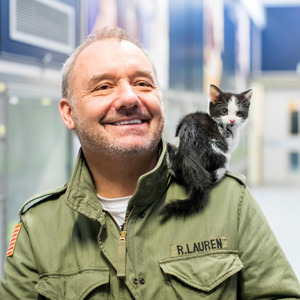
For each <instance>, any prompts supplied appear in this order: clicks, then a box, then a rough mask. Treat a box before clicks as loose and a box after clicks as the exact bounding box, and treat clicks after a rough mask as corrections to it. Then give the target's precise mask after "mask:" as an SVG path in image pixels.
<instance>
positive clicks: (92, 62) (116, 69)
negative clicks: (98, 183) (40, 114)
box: [71, 39, 164, 154]
mask: <svg viewBox="0 0 300 300" xmlns="http://www.w3.org/2000/svg"><path fill="white" fill-rule="evenodd" d="M71 87H72V90H73V98H74V104H73V107H72V119H73V122H74V129H75V131H76V133H77V135H78V137H79V140H80V142H81V144H82V147H83V148H88V149H89V150H91V151H93V152H103V151H109V152H114V153H117V154H122V153H135V152H140V153H142V152H143V151H144V152H148V151H151V150H154V149H155V148H156V147H157V144H158V142H159V140H160V138H161V133H162V129H163V124H164V118H163V113H162V105H161V100H160V97H159V91H158V88H157V83H156V78H155V74H154V71H153V68H152V65H151V63H150V62H149V60H148V59H147V57H146V56H145V54H144V53H143V52H142V51H141V50H140V49H139V48H138V47H137V46H135V45H134V44H132V43H130V42H128V41H121V42H119V41H118V40H115V39H106V40H103V41H98V42H95V43H93V44H91V45H90V46H88V47H87V48H86V49H84V50H83V52H82V53H81V54H80V55H79V57H78V58H77V60H76V62H75V65H74V69H73V77H72V79H71Z"/></svg>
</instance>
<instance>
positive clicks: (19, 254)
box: [0, 144, 300, 300]
mask: <svg viewBox="0 0 300 300" xmlns="http://www.w3.org/2000/svg"><path fill="white" fill-rule="evenodd" d="M165 152H166V145H165V144H164V145H163V151H162V153H161V155H160V159H159V161H158V164H157V166H156V167H155V169H153V170H152V171H151V172H149V173H148V174H145V175H143V176H142V177H141V178H140V179H139V182H138V187H137V190H136V192H135V194H134V195H133V197H132V198H131V200H130V201H129V204H128V210H127V215H126V220H125V225H124V229H123V230H121V229H120V228H119V226H118V225H117V224H116V222H115V221H114V219H113V218H112V217H111V216H110V215H109V213H107V212H105V211H103V209H102V208H101V205H100V203H99V200H98V199H97V196H96V192H95V189H94V184H93V180H92V177H91V174H90V172H89V170H88V167H87V164H86V162H85V159H84V157H83V154H82V153H81V152H80V154H79V157H78V160H77V163H76V166H75V168H74V171H73V174H72V176H71V179H70V181H69V182H68V183H67V184H66V185H65V186H63V187H61V188H58V189H55V190H52V191H50V192H47V193H44V194H41V195H38V196H36V197H34V198H32V199H30V200H29V201H28V202H26V203H25V205H24V206H23V207H22V209H21V211H20V224H21V225H20V226H19V227H17V228H16V235H17V237H16V239H15V241H14V242H13V243H12V247H11V248H12V249H10V250H9V251H10V252H8V256H7V258H6V262H5V270H4V277H3V279H2V281H1V284H0V299H5V300H9V299H22V300H26V299H30V300H32V299H52V300H58V299H70V300H71V299H72V300H75V299H101V300H104V299H115V300H121V299H139V300H154V299H155V300H160V299H163V300H174V299H184V300H193V299H222V300H224V299H230V300H232V299H277V298H280V299H281V298H282V299H283V298H285V299H300V286H299V283H298V281H297V279H296V277H295V274H294V273H293V271H292V269H291V267H290V265H289V263H288V262H287V260H286V258H285V256H284V254H283V252H282V250H281V249H280V247H279V245H278V243H277V241H276V239H275V237H274V235H273V233H272V231H271V229H270V227H269V225H268V224H267V222H266V220H265V217H264V216H263V214H262V212H261V210H260V209H259V207H258V205H257V204H256V202H255V201H254V199H253V198H252V196H251V194H250V192H249V190H248V189H247V187H246V184H245V180H244V178H242V177H241V176H237V175H234V174H231V173H228V174H226V176H225V178H224V179H223V180H222V181H221V182H220V183H219V184H218V185H217V186H216V187H215V188H214V189H213V190H212V192H211V195H210V199H209V202H208V205H207V206H206V207H205V209H204V210H203V211H202V212H200V213H197V214H195V215H192V216H189V217H185V218H179V217H177V218H170V219H163V217H162V216H160V215H159V210H160V208H161V207H162V206H163V205H164V204H165V203H166V202H168V201H171V200H172V199H178V198H180V199H184V198H185V197H186V191H185V189H184V187H183V186H181V185H179V184H178V183H176V182H175V181H173V180H171V179H170V176H169V173H168V169H167V165H166V158H165Z"/></svg>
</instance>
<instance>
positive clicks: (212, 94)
mask: <svg viewBox="0 0 300 300" xmlns="http://www.w3.org/2000/svg"><path fill="white" fill-rule="evenodd" d="M221 93H222V92H221V90H220V89H219V88H217V87H216V86H215V85H213V84H211V85H210V86H209V99H210V101H211V102H212V103H213V104H215V103H216V102H217V101H218V100H219V97H220V95H221Z"/></svg>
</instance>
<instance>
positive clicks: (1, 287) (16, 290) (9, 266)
mask: <svg viewBox="0 0 300 300" xmlns="http://www.w3.org/2000/svg"><path fill="white" fill-rule="evenodd" d="M21 224H22V223H21ZM38 279H39V277H38V272H37V269H36V263H35V260H34V256H33V252H32V249H31V243H30V239H29V236H28V234H27V231H26V228H25V226H24V224H22V226H21V229H20V231H19V234H18V236H17V240H16V243H15V248H14V252H13V254H12V255H11V256H8V257H7V258H6V260H5V263H4V276H3V278H2V280H1V282H0V299H6V300H11V299H22V300H23V299H24V300H27V299H28V300H29V299H30V300H33V299H38V294H37V292H36V290H35V285H36V284H37V282H38Z"/></svg>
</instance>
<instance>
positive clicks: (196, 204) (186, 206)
mask: <svg viewBox="0 0 300 300" xmlns="http://www.w3.org/2000/svg"><path fill="white" fill-rule="evenodd" d="M208 195H209V190H207V191H205V192H204V191H203V190H192V191H191V193H190V194H189V197H188V198H187V199H184V200H174V201H172V202H171V203H168V204H166V205H165V206H164V207H163V208H162V209H161V210H160V212H159V214H160V215H164V216H165V217H171V216H187V215H191V214H194V213H196V212H199V211H201V210H202V209H203V208H204V206H205V205H206V203H207V201H208Z"/></svg>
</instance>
